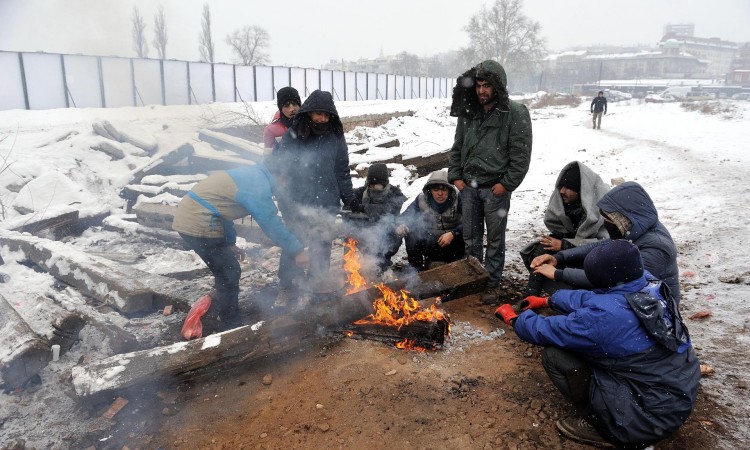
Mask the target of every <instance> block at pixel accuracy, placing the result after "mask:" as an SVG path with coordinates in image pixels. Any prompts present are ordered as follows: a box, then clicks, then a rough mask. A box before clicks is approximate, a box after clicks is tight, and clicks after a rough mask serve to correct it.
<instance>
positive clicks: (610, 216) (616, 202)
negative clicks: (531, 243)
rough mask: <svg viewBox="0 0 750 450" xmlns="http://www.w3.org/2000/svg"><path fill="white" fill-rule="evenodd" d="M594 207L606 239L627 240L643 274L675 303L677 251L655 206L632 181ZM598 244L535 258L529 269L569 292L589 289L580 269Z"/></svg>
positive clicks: (587, 281)
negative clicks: (652, 278)
mask: <svg viewBox="0 0 750 450" xmlns="http://www.w3.org/2000/svg"><path fill="white" fill-rule="evenodd" d="M597 206H598V207H599V210H600V213H601V215H602V218H603V219H604V227H605V228H606V229H607V232H608V233H609V237H610V238H611V239H627V240H628V241H630V242H632V243H633V244H635V246H636V247H638V249H639V250H640V252H641V255H642V256H643V264H644V265H645V267H646V270H648V271H649V272H650V273H651V274H653V275H654V276H655V277H656V278H658V279H660V280H662V281H663V282H664V283H665V284H666V285H667V286H668V287H669V290H670V291H671V292H672V295H673V296H674V298H675V301H677V302H678V303H679V301H680V280H679V268H678V267H677V247H676V246H675V244H674V241H673V240H672V236H671V235H670V234H669V231H667V228H666V227H665V226H664V225H663V224H662V223H661V222H659V213H658V212H657V211H656V206H654V202H653V201H651V197H649V195H648V193H647V192H646V191H645V190H644V189H643V187H642V186H641V185H640V184H638V183H636V182H634V181H627V182H625V183H622V184H621V185H619V186H616V187H614V188H613V189H612V190H611V191H609V192H607V193H606V194H605V195H604V197H602V198H601V200H599V202H598V203H597ZM600 244H601V242H597V243H592V244H586V245H582V246H580V247H575V248H571V249H568V250H563V251H560V252H557V253H555V254H554V255H541V256H538V257H536V258H534V260H533V261H531V268H532V269H534V271H535V272H536V273H540V274H542V275H544V276H545V277H547V278H549V279H551V280H555V281H557V282H562V283H565V284H567V285H568V286H572V287H573V288H576V289H589V288H591V283H590V282H589V280H588V279H587V278H586V275H585V273H584V271H583V269H582V267H583V261H584V259H585V258H586V255H587V254H588V252H590V251H591V250H592V249H593V248H595V247H596V246H597V245H600Z"/></svg>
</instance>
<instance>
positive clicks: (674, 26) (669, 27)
mask: <svg viewBox="0 0 750 450" xmlns="http://www.w3.org/2000/svg"><path fill="white" fill-rule="evenodd" d="M667 34H673V35H675V36H685V37H693V36H694V35H695V24H694V23H668V24H666V25H664V32H663V33H662V35H667Z"/></svg>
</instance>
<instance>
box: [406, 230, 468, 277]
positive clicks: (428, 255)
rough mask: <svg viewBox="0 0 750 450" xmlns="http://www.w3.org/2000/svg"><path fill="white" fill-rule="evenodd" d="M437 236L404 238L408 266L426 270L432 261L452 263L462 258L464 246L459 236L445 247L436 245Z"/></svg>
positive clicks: (409, 235) (409, 236)
mask: <svg viewBox="0 0 750 450" xmlns="http://www.w3.org/2000/svg"><path fill="white" fill-rule="evenodd" d="M438 237H439V236H432V235H430V236H426V237H424V236H418V235H416V234H408V235H407V236H406V239H405V241H406V256H407V258H408V259H409V264H410V265H411V266H412V267H414V268H415V269H417V270H420V271H421V270H427V269H429V268H430V263H431V262H432V261H443V262H453V261H458V260H459V259H461V258H463V257H464V254H465V248H466V244H465V242H464V239H463V238H462V237H461V236H456V237H454V238H453V241H451V243H450V244H449V245H446V246H445V247H441V246H439V245H438V243H437V240H438Z"/></svg>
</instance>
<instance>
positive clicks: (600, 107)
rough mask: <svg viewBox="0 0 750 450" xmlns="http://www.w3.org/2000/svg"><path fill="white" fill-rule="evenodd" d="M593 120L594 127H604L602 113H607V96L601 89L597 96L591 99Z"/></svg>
mask: <svg viewBox="0 0 750 450" xmlns="http://www.w3.org/2000/svg"><path fill="white" fill-rule="evenodd" d="M591 114H592V116H591V120H592V121H593V123H594V129H595V130H596V129H599V128H601V127H602V114H607V98H606V97H604V92H602V91H599V94H597V96H596V97H594V99H593V100H591Z"/></svg>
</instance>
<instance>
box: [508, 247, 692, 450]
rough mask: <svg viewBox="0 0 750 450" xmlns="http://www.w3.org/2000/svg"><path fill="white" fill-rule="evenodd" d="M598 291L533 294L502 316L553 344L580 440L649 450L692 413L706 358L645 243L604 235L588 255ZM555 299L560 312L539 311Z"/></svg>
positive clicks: (557, 381)
mask: <svg viewBox="0 0 750 450" xmlns="http://www.w3.org/2000/svg"><path fill="white" fill-rule="evenodd" d="M584 270H585V273H586V276H587V277H588V278H589V280H590V281H591V284H592V285H593V287H594V288H593V290H591V291H589V290H575V291H573V290H567V289H561V290H559V291H557V292H555V293H554V294H553V295H552V296H551V297H550V298H549V299H547V298H544V297H534V296H532V297H528V298H527V299H525V300H524V301H523V302H522V303H521V305H522V307H523V309H525V311H524V312H522V313H521V314H520V315H517V314H516V312H515V311H514V310H513V307H512V306H511V305H509V304H504V305H501V306H500V307H499V308H498V309H497V312H496V315H497V316H498V317H499V318H501V319H502V320H503V321H504V322H505V323H506V324H508V325H510V326H511V327H512V328H513V330H514V331H515V332H516V334H517V335H518V337H519V338H520V339H521V340H523V341H526V342H529V343H531V344H534V345H540V346H543V347H544V350H543V351H542V365H543V366H544V370H545V371H546V372H547V374H548V375H549V378H550V380H551V381H552V383H553V384H554V385H555V386H556V387H557V389H559V391H560V392H561V393H562V395H563V396H564V397H565V399H566V400H567V401H568V402H570V403H572V404H573V406H574V407H575V410H576V413H577V415H578V417H570V418H567V419H561V420H559V421H557V428H558V430H559V431H560V432H561V433H562V434H563V435H565V436H567V437H568V438H571V439H574V440H576V441H579V442H583V443H587V444H591V445H596V446H602V445H605V444H607V443H610V444H614V445H616V446H618V447H625V448H643V447H646V446H647V445H650V444H653V443H655V442H657V441H660V440H662V439H664V438H667V437H669V436H670V435H671V434H673V433H674V432H675V431H677V429H678V428H679V427H680V426H681V425H682V424H683V423H684V422H685V420H687V418H688V416H690V413H691V412H692V410H693V408H694V406H695V399H696V394H697V391H698V385H699V383H700V376H701V375H700V368H699V362H698V358H697V357H696V355H695V352H694V351H693V347H692V345H691V342H690V335H689V334H688V330H687V327H685V324H684V323H683V321H682V318H681V317H680V313H679V310H678V307H677V302H676V301H675V299H674V297H672V296H671V295H670V290H669V289H667V288H666V286H665V285H664V283H662V282H660V281H658V280H657V279H655V278H653V276H652V275H651V274H650V273H648V272H647V271H644V270H643V262H642V260H641V256H640V253H639V251H638V248H637V247H636V246H634V245H633V244H631V243H629V242H627V241H625V240H622V239H618V240H614V241H604V242H602V243H601V244H600V245H598V246H597V247H596V248H594V249H593V250H591V252H589V254H588V255H587V256H586V259H585V262H584ZM546 306H549V307H550V308H551V309H552V310H553V311H555V312H557V313H559V315H552V316H543V315H537V314H536V313H534V312H533V311H531V309H534V308H541V307H546Z"/></svg>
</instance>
